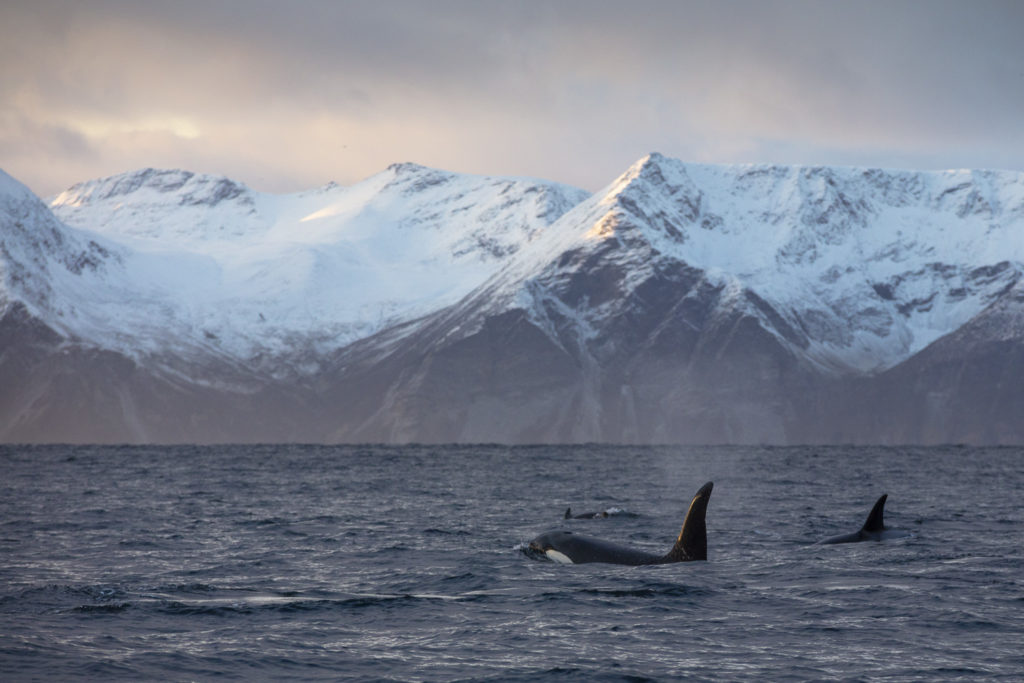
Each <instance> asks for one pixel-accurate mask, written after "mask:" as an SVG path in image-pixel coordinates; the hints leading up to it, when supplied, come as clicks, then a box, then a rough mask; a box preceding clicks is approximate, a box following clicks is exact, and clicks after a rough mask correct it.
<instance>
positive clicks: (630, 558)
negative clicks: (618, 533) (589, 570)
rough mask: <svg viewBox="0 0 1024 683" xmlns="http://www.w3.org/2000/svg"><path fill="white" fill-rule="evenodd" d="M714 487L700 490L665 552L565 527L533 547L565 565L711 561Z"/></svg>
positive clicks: (545, 535)
mask: <svg viewBox="0 0 1024 683" xmlns="http://www.w3.org/2000/svg"><path fill="white" fill-rule="evenodd" d="M713 486H714V484H713V483H712V482H710V481H709V482H708V483H706V484H704V486H701V487H700V490H699V491H697V494H696V495H695V496H694V497H693V500H692V501H691V502H690V508H689V509H688V510H687V512H686V519H685V520H684V521H683V528H682V529H681V530H680V531H679V537H678V538H676V542H675V545H673V546H672V549H671V550H669V551H668V553H667V554H665V555H654V554H652V553H647V552H644V551H642V550H636V549H635V548H629V547H626V546H622V545H618V544H616V543H610V542H608V541H603V540H601V539H599V538H591V537H590V536H583V535H581V534H574V533H573V532H571V531H561V530H557V531H548V532H547V533H543V534H541V535H540V536H538V537H537V538H535V539H533V540H532V541H530V550H532V551H534V552H536V553H540V554H542V555H545V556H547V557H548V558H550V559H552V560H554V561H556V562H561V563H563V564H585V563H587V562H606V563H609V564H627V565H633V566H639V565H646V564H668V563H670V562H692V561H694V560H707V559H708V533H707V526H706V525H705V523H704V517H705V515H706V514H707V509H708V501H709V500H710V499H711V489H712V488H713Z"/></svg>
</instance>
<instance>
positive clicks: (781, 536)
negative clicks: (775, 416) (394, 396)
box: [0, 446, 1024, 681]
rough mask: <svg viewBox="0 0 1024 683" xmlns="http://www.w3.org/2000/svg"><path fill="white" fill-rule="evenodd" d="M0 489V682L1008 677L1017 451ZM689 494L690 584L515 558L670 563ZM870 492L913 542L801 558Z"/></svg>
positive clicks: (150, 454)
mask: <svg viewBox="0 0 1024 683" xmlns="http://www.w3.org/2000/svg"><path fill="white" fill-rule="evenodd" d="M0 468H2V469H0V471H2V483H0V678H2V679H4V680H25V679H51V680H56V679H74V678H83V677H84V678H92V679H100V678H102V679H116V678H119V679H133V680H137V679H173V680H206V679H212V678H235V679H302V680H304V679H331V680H428V681H447V680H527V679H528V680H558V681H572V680H581V681H582V680H587V681H590V680H639V679H656V680H668V679H677V678H683V677H693V678H698V679H723V680H730V679H744V680H751V679H766V678H767V679H773V680H785V679H790V680H803V679H821V678H844V679H854V680H868V679H886V680H922V679H929V680H942V679H946V680H956V679H1016V678H1019V676H1020V675H1021V674H1022V672H1024V551H1022V547H1024V532H1022V528H1024V526H1022V525H1024V510H1022V502H1024V495H1022V494H1024V451H1022V450H1020V449H968V448H939V449H913V448H910V449H899V448H894V449H872V448H786V449H763V448H685V447H679V448H668V447H665V448H612V447H535V448H505V447H440V448H432V447H396V448H379V447H372V448H360V447H294V446H266V447H210V448H181V447H166V448H139V447H121V448H110V447H76V448H71V447H44V448H26V447H11V446H5V447H0ZM707 480H714V482H715V489H714V493H713V495H712V498H711V504H710V506H709V509H708V539H709V542H708V549H709V561H708V562H706V563H704V562H694V563H683V564H674V565H662V566H654V567H619V566H611V565H580V566H564V565H558V564H555V563H552V562H548V561H542V560H537V559H532V558H530V557H528V556H527V555H526V554H525V553H524V552H523V551H522V545H523V543H524V542H526V541H528V540H529V539H530V538H531V537H533V536H534V535H536V534H538V533H539V532H541V531H544V530H547V529H550V528H557V527H559V526H562V525H563V524H564V525H566V526H568V527H569V528H572V529H574V530H577V531H581V532H585V533H588V534H591V535H597V536H601V537H604V538H607V539H609V540H614V541H619V542H627V543H629V544H632V545H635V546H637V547H641V548H644V549H647V550H650V551H653V552H664V551H666V550H667V549H668V548H669V546H670V545H671V543H672V541H673V539H674V538H675V535H676V534H677V533H678V531H679V526H680V524H681V522H682V518H683V514H684V512H685V508H686V505H687V504H688V503H689V500H690V497H691V496H692V495H693V493H694V492H695V491H696V489H697V488H698V487H699V486H700V485H701V484H702V483H704V482H705V481H707ZM886 492H887V493H888V494H889V502H888V504H887V507H886V511H887V516H886V519H887V522H888V524H889V526H890V527H894V528H901V529H905V530H907V531H909V532H910V533H911V535H910V536H909V537H907V538H904V539H900V540H895V541H887V542H884V543H860V544H849V545H838V546H811V545H808V544H809V543H810V542H812V541H814V540H817V539H820V538H824V537H827V536H832V535H835V534H839V533H844V532H847V531H854V530H856V529H857V528H858V527H859V526H860V524H861V523H862V522H863V520H864V518H865V517H866V515H867V513H868V510H869V509H870V507H871V504H872V503H873V502H874V501H875V499H876V498H877V497H878V496H879V495H880V494H882V493H886ZM569 505H572V506H573V507H574V508H576V509H577V510H579V511H584V510H594V509H605V508H609V507H613V508H619V509H622V510H624V511H626V512H628V513H630V514H622V515H616V516H612V517H609V518H607V519H595V520H569V521H566V522H563V521H562V519H561V517H562V514H563V512H564V511H565V508H566V507H567V506H569Z"/></svg>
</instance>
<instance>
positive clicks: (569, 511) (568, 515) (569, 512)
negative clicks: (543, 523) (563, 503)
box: [562, 507, 572, 519]
mask: <svg viewBox="0 0 1024 683" xmlns="http://www.w3.org/2000/svg"><path fill="white" fill-rule="evenodd" d="M562 519H572V507H567V508H565V517H563V518H562Z"/></svg>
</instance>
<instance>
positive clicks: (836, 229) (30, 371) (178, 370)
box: [0, 155, 1024, 444]
mask: <svg viewBox="0 0 1024 683" xmlns="http://www.w3.org/2000/svg"><path fill="white" fill-rule="evenodd" d="M0 189H2V190H4V192H3V193H2V194H3V196H4V198H3V200H2V201H0V209H2V211H0V246H2V251H0V274H2V276H3V289H2V290H0V387H3V389H2V391H0V439H3V440H5V441H33V442H35V441H74V442H88V441H92V442H221V441H232V442H258V441H304V442H507V443H540V442H546V443H550V442H590V441H600V442H620V443H774V444H789V443H835V442H840V443H950V442H969V443H1020V442H1022V441H1024V425H1022V424H1021V421H1020V420H1018V419H1017V416H1019V415H1021V414H1024V383H1022V382H1021V381H1020V379H1021V377H1022V371H1024V294H1022V292H1024V289H1022V288H1024V282H1021V276H1022V273H1024V243H1021V240H1020V238H1019V234H1020V233H1021V230H1022V229H1024V175H1022V174H1019V173H1008V172H987V171H957V172H943V173H937V172H932V173H927V172H912V171H880V170H865V169H836V168H805V167H782V166H700V165H690V164H685V163H682V162H679V161H675V160H672V159H666V158H664V157H661V156H659V155H651V156H649V157H645V158H644V159H642V160H640V161H639V162H637V164H635V165H634V166H633V167H631V168H630V169H629V170H628V171H627V172H626V173H624V174H623V175H622V176H621V177H620V178H618V179H616V180H615V181H613V182H612V183H611V184H610V185H609V186H608V187H607V188H605V189H604V190H602V191H600V192H598V193H596V194H594V195H587V194H586V193H583V192H581V191H578V190H574V189H572V188H566V187H564V186H559V185H556V184H552V183H544V182H543V181H535V180H529V179H500V178H497V179H496V178H476V177H472V176H458V175H455V174H448V173H445V172H441V171H435V170H432V169H425V168H423V167H418V166H414V165H397V166H394V167H391V168H389V169H388V170H387V171H385V172H383V173H382V174H380V175H378V176H374V177H373V178H371V179H368V180H367V181H364V182H363V183H360V184H359V185H356V186H353V187H351V188H339V187H337V186H327V187H325V188H321V189H320V190H316V191H313V192H309V193H301V194H299V195H290V196H286V197H274V196H267V195H260V194H259V193H255V192H253V191H251V190H248V189H247V188H245V187H244V186H242V185H240V184H237V183H234V182H231V181H228V180H226V179H218V178H213V177H208V176H195V175H193V174H188V173H184V172H158V171H151V170H150V171H145V172H140V173H138V174H126V176H122V177H116V178H113V179H106V180H104V181H93V182H91V183H83V184H82V185H79V186H76V187H75V188H72V189H71V190H69V191H68V192H65V193H63V194H62V195H60V196H58V197H57V198H55V199H54V200H53V201H52V202H51V205H50V206H49V207H47V206H45V205H43V204H42V203H41V202H39V201H38V199H36V198H34V197H32V196H31V194H30V193H28V192H27V190H25V189H24V188H23V187H21V186H20V185H18V184H17V183H16V181H13V180H11V179H9V178H6V179H5V180H4V184H3V187H0Z"/></svg>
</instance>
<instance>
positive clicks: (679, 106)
mask: <svg viewBox="0 0 1024 683" xmlns="http://www.w3.org/2000/svg"><path fill="white" fill-rule="evenodd" d="M651 151H659V152H662V153H663V154H666V155H668V156H673V157H678V158H680V159H684V160H688V161H702V162H781V163H811V164H841V165H858V166H860V165H868V166H885V167H906V168H963V167H973V168H981V167H986V168H1009V169H1018V170H1024V2H1021V1H1020V0H1007V1H1006V2H994V1H986V0H970V1H968V0H963V1H958V2H942V1H938V0H927V1H914V2H899V1H898V0H887V1H885V2H870V1H865V0H857V1H856V2H826V1H824V0H822V1H818V2H809V1H808V2H804V1H788V2H776V1H769V0H759V1H755V2H732V1H729V0H721V1H717V2H710V1H709V2H682V1H680V0H668V1H665V2H658V1H650V2H642V1H637V0H630V1H629V2H623V1H622V0H616V1H615V2H600V1H596V0H581V1H572V0H537V1H536V2H514V1H512V0H501V1H497V2H488V1H484V0H476V1H474V2H449V1H441V0H416V1H413V2H398V1H395V2H391V1H388V0H377V1H375V2H338V1H337V0H325V1H323V2H317V1H313V0H306V1H298V0H295V1H292V2H272V1H270V0H237V1H234V0H203V1H201V2H193V1H192V0H174V1H173V2H168V1H164V0H161V1H159V2H155V1H154V2H148V1H145V0H124V1H116V0H111V1H109V2H108V1H102V0H77V1H76V0H65V1H61V2H51V1H50V0H5V1H4V2H3V3H2V5H0V168H3V169H4V170H6V171H7V172H8V173H10V174H11V175H13V176H15V177H16V178H18V179H20V180H22V181H23V182H25V183H26V184H28V185H29V186H30V187H31V188H32V189H33V190H35V191H36V192H37V193H38V194H40V195H43V196H45V195H49V194H51V193H54V192H57V191H59V190H61V189H63V188H65V187H67V186H68V185H71V184H72V183H74V182H77V181H80V180H86V179H89V178H94V177H99V176H105V175H111V174H114V173H120V172H122V171H127V170H132V169H136V168H141V167H146V166H154V167H165V168H185V169H188V170H193V171H201V172H208V173H220V174H225V175H228V176H230V177H232V178H235V179H237V180H241V181H243V182H245V183H247V184H249V185H250V186H252V187H254V188H255V189H259V190H267V191H274V192H285V191H295V190H300V189H307V188H312V187H316V186H319V185H322V184H324V183H326V182H327V181H329V180H334V181H337V182H340V183H342V184H349V183H352V182H355V181H357V180H360V179H362V178H364V177H366V176H369V175H372V174H373V173H376V172H377V171H380V170H381V169H383V168H384V167H386V166H387V165H388V164H390V163H393V162H397V161H414V162H418V163H421V164H425V165H428V166H434V167H438V168H444V169H448V170H452V171H461V172H467V173H479V174H498V175H528V176H537V177H542V178H549V179H553V180H559V181H562V182H566V183H570V184H573V185H577V186H581V187H584V188H587V189H589V190H597V189H599V188H600V187H602V186H604V185H605V184H607V183H608V182H610V181H611V180H613V179H614V178H615V176H617V175H618V174H619V173H621V172H622V171H624V170H625V169H626V168H627V167H628V166H629V164H631V163H632V162H633V161H635V160H637V159H639V158H640V157H642V156H643V155H645V154H647V153H648V152H651Z"/></svg>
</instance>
